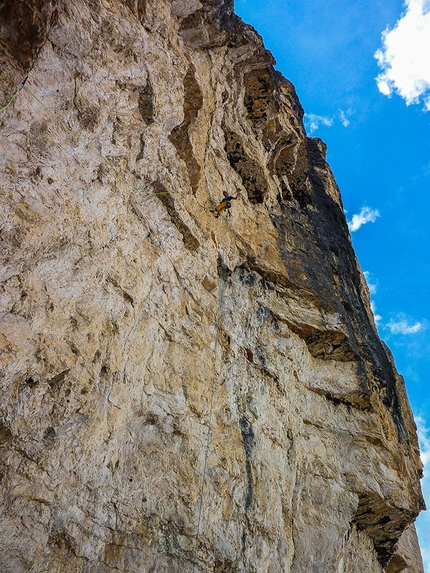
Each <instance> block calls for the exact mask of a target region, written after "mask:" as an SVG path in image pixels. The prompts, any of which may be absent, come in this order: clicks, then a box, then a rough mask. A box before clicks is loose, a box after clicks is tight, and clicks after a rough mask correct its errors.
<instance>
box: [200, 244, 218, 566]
mask: <svg viewBox="0 0 430 573" xmlns="http://www.w3.org/2000/svg"><path fill="white" fill-rule="evenodd" d="M225 282H226V268H225V264H224V248H223V249H222V254H221V282H220V287H219V296H218V311H217V320H216V330H215V341H214V346H213V355H214V364H215V360H216V354H217V350H218V341H219V331H220V327H221V314H222V308H223V302H224V292H225ZM216 379H217V375H216V372H215V369H214V375H213V377H212V385H211V391H210V396H211V398H210V407H209V419H208V433H207V436H206V449H205V458H204V463H203V475H202V483H201V488H200V501H199V510H198V518H197V532H196V539H195V546H194V554H193V573H195V571H196V565H197V552H198V548H199V537H200V526H201V519H202V510H203V499H204V490H205V482H206V470H207V465H208V457H209V449H210V445H211V441H212V415H213V408H214V401H215V388H216Z"/></svg>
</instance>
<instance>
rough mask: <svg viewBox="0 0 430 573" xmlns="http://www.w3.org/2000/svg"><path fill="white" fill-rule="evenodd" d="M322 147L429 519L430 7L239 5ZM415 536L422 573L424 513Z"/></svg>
mask: <svg viewBox="0 0 430 573" xmlns="http://www.w3.org/2000/svg"><path fill="white" fill-rule="evenodd" d="M235 9H236V13H237V14H239V16H241V17H242V18H243V20H245V22H247V23H249V24H252V25H253V26H254V27H255V28H256V30H257V31H258V32H259V33H260V34H261V35H262V37H263V40H264V43H265V45H266V47H267V48H268V49H269V50H270V51H271V52H272V53H273V55H274V56H275V58H276V61H277V66H276V67H277V69H279V70H280V71H281V72H282V73H283V74H284V76H286V77H287V78H288V79H289V80H291V81H292V82H293V84H294V85H295V87H296V90H297V93H298V96H299V98H300V101H301V103H302V105H303V107H304V110H305V113H306V116H305V125H306V129H307V132H308V134H309V135H313V136H317V137H321V139H323V140H324V141H325V142H326V143H327V145H328V153H327V158H328V161H329V163H330V165H331V167H332V169H333V171H334V175H335V178H336V181H337V183H338V184H339V187H340V189H341V192H342V198H343V203H344V207H345V211H346V214H347V219H348V221H349V222H350V229H351V235H352V239H353V243H354V247H355V251H356V253H357V256H358V259H359V261H360V265H361V267H362V269H363V271H364V272H365V274H366V277H367V281H368V283H369V286H370V289H371V292H372V302H373V306H374V312H375V316H376V318H377V323H378V329H379V333H380V336H381V338H382V339H383V340H385V342H386V343H387V344H388V346H389V347H390V349H391V351H392V352H393V354H394V357H395V360H396V365H397V368H398V370H399V372H400V373H401V374H402V375H403V376H404V377H405V381H406V386H407V389H408V395H409V399H410V402H411V405H412V409H413V411H414V414H415V417H416V421H417V424H418V429H419V437H420V444H421V451H422V459H423V462H424V463H425V478H424V480H423V490H424V495H425V497H426V500H427V505H428V506H429V507H430V392H429V390H428V388H429V380H428V378H429V375H428V372H430V297H429V294H430V293H429V283H430V264H429V252H430V221H429V216H430V1H429V0H407V1H406V2H403V1H400V0H360V1H358V2H345V0H324V2H323V1H322V0H321V1H319V2H315V0H288V2H287V1H286V0H265V2H261V0H235ZM417 529H418V534H419V538H420V544H421V548H422V552H423V558H424V561H425V571H426V573H430V512H425V513H422V514H421V516H420V517H419V518H418V520H417Z"/></svg>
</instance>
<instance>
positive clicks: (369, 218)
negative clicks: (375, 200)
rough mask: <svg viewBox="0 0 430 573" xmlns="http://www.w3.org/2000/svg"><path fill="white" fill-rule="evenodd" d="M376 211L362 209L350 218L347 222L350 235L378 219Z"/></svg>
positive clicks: (366, 208)
mask: <svg viewBox="0 0 430 573" xmlns="http://www.w3.org/2000/svg"><path fill="white" fill-rule="evenodd" d="M379 216H380V215H379V211H378V209H371V208H370V207H363V208H362V209H361V211H360V212H359V213H356V214H355V215H353V216H352V219H351V220H350V221H348V227H349V230H350V232H351V233H354V232H355V231H358V229H360V228H361V227H362V226H363V225H365V224H366V223H374V222H375V221H376V219H377V218H378V217H379Z"/></svg>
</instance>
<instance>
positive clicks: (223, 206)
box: [213, 187, 241, 218]
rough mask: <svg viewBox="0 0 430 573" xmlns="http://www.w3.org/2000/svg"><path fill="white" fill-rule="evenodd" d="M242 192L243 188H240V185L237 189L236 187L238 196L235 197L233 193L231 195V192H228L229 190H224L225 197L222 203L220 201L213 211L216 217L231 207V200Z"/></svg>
mask: <svg viewBox="0 0 430 573" xmlns="http://www.w3.org/2000/svg"><path fill="white" fill-rule="evenodd" d="M240 192H241V190H240V189H239V187H237V189H236V196H235V197H233V195H229V194H228V191H224V192H223V195H224V199H223V200H222V201H221V203H219V204H218V205H217V206H216V207H215V209H214V211H213V213H215V217H217V218H218V217H219V216H220V215H221V213H222V212H223V211H225V209H231V201H232V200H233V199H237V198H238V197H239V195H240ZM229 215H230V213H229Z"/></svg>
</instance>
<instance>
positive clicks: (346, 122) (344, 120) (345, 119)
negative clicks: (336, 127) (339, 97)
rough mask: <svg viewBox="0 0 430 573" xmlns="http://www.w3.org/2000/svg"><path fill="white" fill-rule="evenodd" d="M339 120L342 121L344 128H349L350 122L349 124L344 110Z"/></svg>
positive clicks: (340, 113)
mask: <svg viewBox="0 0 430 573" xmlns="http://www.w3.org/2000/svg"><path fill="white" fill-rule="evenodd" d="M339 118H340V121H341V123H342V125H343V127H348V125H349V123H350V122H349V119H348V118H347V117H346V114H345V112H344V111H342V110H340V111H339Z"/></svg>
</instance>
